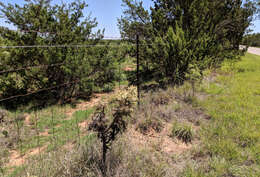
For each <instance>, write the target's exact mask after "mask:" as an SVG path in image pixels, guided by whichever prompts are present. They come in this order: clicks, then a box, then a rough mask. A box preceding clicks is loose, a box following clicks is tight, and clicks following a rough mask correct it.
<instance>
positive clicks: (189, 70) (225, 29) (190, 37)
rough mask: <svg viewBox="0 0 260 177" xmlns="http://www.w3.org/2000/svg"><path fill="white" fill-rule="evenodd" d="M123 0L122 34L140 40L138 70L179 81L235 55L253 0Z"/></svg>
mask: <svg viewBox="0 0 260 177" xmlns="http://www.w3.org/2000/svg"><path fill="white" fill-rule="evenodd" d="M153 2H154V4H153V6H151V7H150V9H149V10H148V9H145V8H144V7H143V3H142V2H140V1H133V0H123V4H124V7H125V10H124V15H123V16H122V17H121V18H120V19H119V20H118V23H119V28H120V31H121V35H122V37H124V38H126V39H132V40H134V38H135V36H136V33H138V34H139V37H140V39H142V41H141V44H147V45H141V46H140V47H141V49H140V51H141V53H140V57H141V64H142V69H143V70H144V71H146V72H147V73H150V74H151V75H152V76H153V77H154V78H155V79H156V80H157V81H158V82H168V83H182V82H183V80H186V79H189V78H192V77H193V76H192V75H194V74H195V75H197V76H198V74H200V75H202V71H203V70H204V69H206V68H210V67H216V66H218V65H219V64H221V62H222V61H223V60H225V59H230V60H231V59H237V58H239V55H240V54H241V53H240V51H239V44H240V43H241V41H242V39H243V35H244V33H245V31H246V29H247V28H248V27H249V26H250V24H251V22H252V20H253V15H254V13H255V12H256V4H255V3H254V1H242V0H225V1H223V0H214V1H212V0H154V1H153Z"/></svg>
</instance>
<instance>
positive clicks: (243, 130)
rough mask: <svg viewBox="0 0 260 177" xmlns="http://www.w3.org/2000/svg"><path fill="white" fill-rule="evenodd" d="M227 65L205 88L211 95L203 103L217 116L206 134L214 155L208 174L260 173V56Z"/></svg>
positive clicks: (243, 174)
mask: <svg viewBox="0 0 260 177" xmlns="http://www.w3.org/2000/svg"><path fill="white" fill-rule="evenodd" d="M227 68H228V67H226V66H225V67H223V68H222V71H223V70H225V72H227V71H228V72H229V74H223V73H222V71H221V73H222V74H221V75H220V76H218V77H217V79H216V82H214V83H211V84H210V85H209V86H207V87H206V86H205V88H204V89H203V90H204V91H205V92H206V93H207V94H209V95H210V96H209V97H208V98H207V99H206V100H205V101H203V102H202V103H201V104H202V106H203V107H204V108H205V109H206V110H207V112H208V113H209V114H210V115H211V116H212V118H213V119H212V121H211V122H210V124H209V125H207V127H205V129H204V132H203V133H204V134H203V135H202V138H203V142H204V144H205V146H206V149H205V150H206V151H207V152H208V153H209V154H210V155H211V157H212V158H211V161H210V168H209V169H208V172H207V174H208V175H209V176H260V56H256V55H252V54H246V55H245V56H244V57H242V61H240V62H238V63H237V64H235V65H234V66H232V67H230V68H229V69H227ZM225 72H224V73H225ZM230 73H231V74H230ZM195 176H197V175H195Z"/></svg>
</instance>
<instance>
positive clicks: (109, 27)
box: [0, 0, 260, 37]
mask: <svg viewBox="0 0 260 177" xmlns="http://www.w3.org/2000/svg"><path fill="white" fill-rule="evenodd" d="M1 1H2V2H4V3H11V4H14V3H17V4H20V5H21V4H23V3H24V0H1ZM60 2H61V0H53V3H60ZM63 2H71V0H63ZM86 2H87V4H89V7H88V8H87V9H86V10H85V12H86V14H89V13H91V16H92V17H96V18H97V21H98V23H99V25H98V28H100V29H103V28H105V36H107V37H119V36H120V33H119V30H118V27H117V18H119V17H120V16H121V15H122V6H121V0H86ZM150 4H151V0H144V6H145V7H149V6H150ZM0 26H8V25H6V24H5V23H4V19H2V18H0ZM9 27H10V26H9ZM251 28H252V29H253V30H254V32H260V20H257V21H254V26H252V27H251Z"/></svg>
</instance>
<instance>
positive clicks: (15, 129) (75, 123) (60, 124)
mask: <svg viewBox="0 0 260 177" xmlns="http://www.w3.org/2000/svg"><path fill="white" fill-rule="evenodd" d="M105 39H114V40H115V39H116V40H120V39H119V38H111V37H106V38H105ZM139 45H140V44H139V37H137V39H136V43H135V44H134V43H124V44H122V43H121V44H109V45H107V44H95V45H50V46H48V45H37V46H0V53H1V52H3V51H5V52H10V51H11V50H17V52H20V53H23V52H29V51H30V50H34V49H36V50H41V52H42V53H44V54H46V55H48V54H50V52H52V50H54V51H55V50H59V49H64V48H65V49H67V50H70V51H71V54H69V55H70V56H71V57H72V58H73V54H76V55H78V53H80V52H81V51H82V50H85V49H89V48H92V47H95V48H104V47H105V48H106V47H110V48H116V49H118V48H122V47H129V46H131V47H136V64H133V63H132V67H133V66H134V67H135V65H136V69H134V68H131V70H130V71H129V68H128V69H126V68H122V66H121V64H122V63H121V64H120V65H119V66H118V71H119V72H121V73H124V72H131V73H132V74H134V76H135V77H136V78H135V80H136V85H137V90H138V105H139V104H140V101H139V99H140V78H139V76H140V71H139V69H140V68H139V64H140V63H139ZM77 52H78V53H77ZM65 57H66V56H65ZM74 62H75V61H73V60H72V61H71V63H70V62H68V61H62V62H57V63H52V64H30V65H23V66H16V63H13V65H12V66H11V67H10V65H9V67H6V66H4V65H2V63H0V64H1V65H0V68H1V69H2V68H5V69H3V70H0V79H1V77H3V76H5V77H13V76H14V77H15V78H13V79H14V80H16V81H17V82H19V80H20V79H21V78H20V77H19V76H18V74H17V73H23V74H28V75H30V74H35V73H36V74H41V70H50V71H52V73H53V72H55V70H56V69H57V68H60V67H64V66H69V67H70V66H75V65H78V67H80V64H81V63H74ZM32 63H33V62H32ZM71 69H72V71H73V69H74V70H75V69H77V68H75V67H74V68H73V67H72V68H71ZM35 70H36V71H35ZM31 71H35V72H31ZM97 72H99V71H95V73H97ZM12 74H14V75H12ZM88 74H90V75H91V74H93V72H90V73H88ZM80 76H81V74H80ZM82 76H84V77H85V76H86V75H84V74H82ZM38 77H39V76H38ZM30 78H34V76H33V75H32V76H30ZM36 79H37V77H36ZM81 79H82V78H73V77H72V78H71V79H69V80H68V81H66V82H63V83H60V84H55V85H51V86H49V87H44V88H38V89H35V90H26V91H25V93H20V94H14V95H9V96H3V95H1V90H2V89H3V88H4V87H5V85H3V84H4V83H3V82H2V83H0V84H1V89H0V106H3V105H4V106H7V107H8V104H9V103H10V102H12V103H13V102H15V101H21V100H22V102H23V103H24V104H25V105H27V104H28V103H29V104H32V105H31V106H29V107H28V105H27V106H23V105H21V106H22V107H24V110H23V108H20V109H19V110H17V109H16V108H15V109H10V111H9V112H5V111H3V110H1V111H0V124H1V129H0V131H1V133H2V134H3V139H2V140H1V141H0V145H1V146H3V147H4V148H1V150H0V154H2V152H4V151H6V150H10V149H13V150H12V151H11V153H13V154H19V156H17V157H16V158H15V159H10V162H9V165H10V166H13V165H14V166H15V165H21V164H19V163H20V162H21V160H20V157H21V158H22V155H23V154H26V155H25V158H29V157H30V156H31V155H35V154H38V153H40V152H42V151H45V150H55V149H57V148H58V147H61V146H66V145H68V144H69V143H71V144H77V145H78V146H79V145H80V144H81V142H82V139H83V138H84V137H83V136H82V135H84V133H85V132H86V129H87V123H88V121H89V116H90V115H91V113H92V112H93V106H94V105H95V104H97V103H98V101H99V100H101V97H102V96H106V94H108V93H96V94H94V95H95V96H96V97H94V98H92V100H90V102H89V101H84V102H81V103H78V104H77V103H75V104H76V105H77V107H73V106H72V105H71V104H60V105H54V104H52V103H51V104H48V103H44V104H43V103H42V101H41V100H40V99H41V94H40V93H42V92H45V93H46V92H52V91H53V90H55V91H56V92H55V93H58V92H61V91H62V88H66V87H67V86H71V85H77V84H78V83H79V82H80V80H81ZM35 82H37V81H35ZM121 82H122V80H121V79H119V80H118V85H119V87H120V86H121V85H122V83H121ZM2 94H3V93H2ZM114 94H116V92H115V93H114ZM6 95H8V94H6ZM35 95H37V96H36V100H35V99H33V102H31V99H29V101H30V102H28V100H27V99H26V97H29V96H32V97H33V96H35ZM23 98H24V99H23ZM37 99H38V100H37ZM43 101H47V100H44V99H43ZM15 103H16V102H15ZM27 108H28V109H27ZM23 158H24V157H23ZM1 161H4V158H3V159H1ZM1 161H0V167H1Z"/></svg>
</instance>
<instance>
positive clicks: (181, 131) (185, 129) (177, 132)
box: [171, 122, 193, 144]
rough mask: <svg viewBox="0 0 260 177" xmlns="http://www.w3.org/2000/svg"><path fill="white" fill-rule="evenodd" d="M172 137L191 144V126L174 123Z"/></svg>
mask: <svg viewBox="0 0 260 177" xmlns="http://www.w3.org/2000/svg"><path fill="white" fill-rule="evenodd" d="M171 136H172V137H177V138H178V139H179V140H181V141H183V142H185V143H186V144H187V143H190V142H191V140H192V138H193V130H192V127H191V125H189V124H186V123H177V122H176V123H174V124H173V127H172V133H171Z"/></svg>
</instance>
